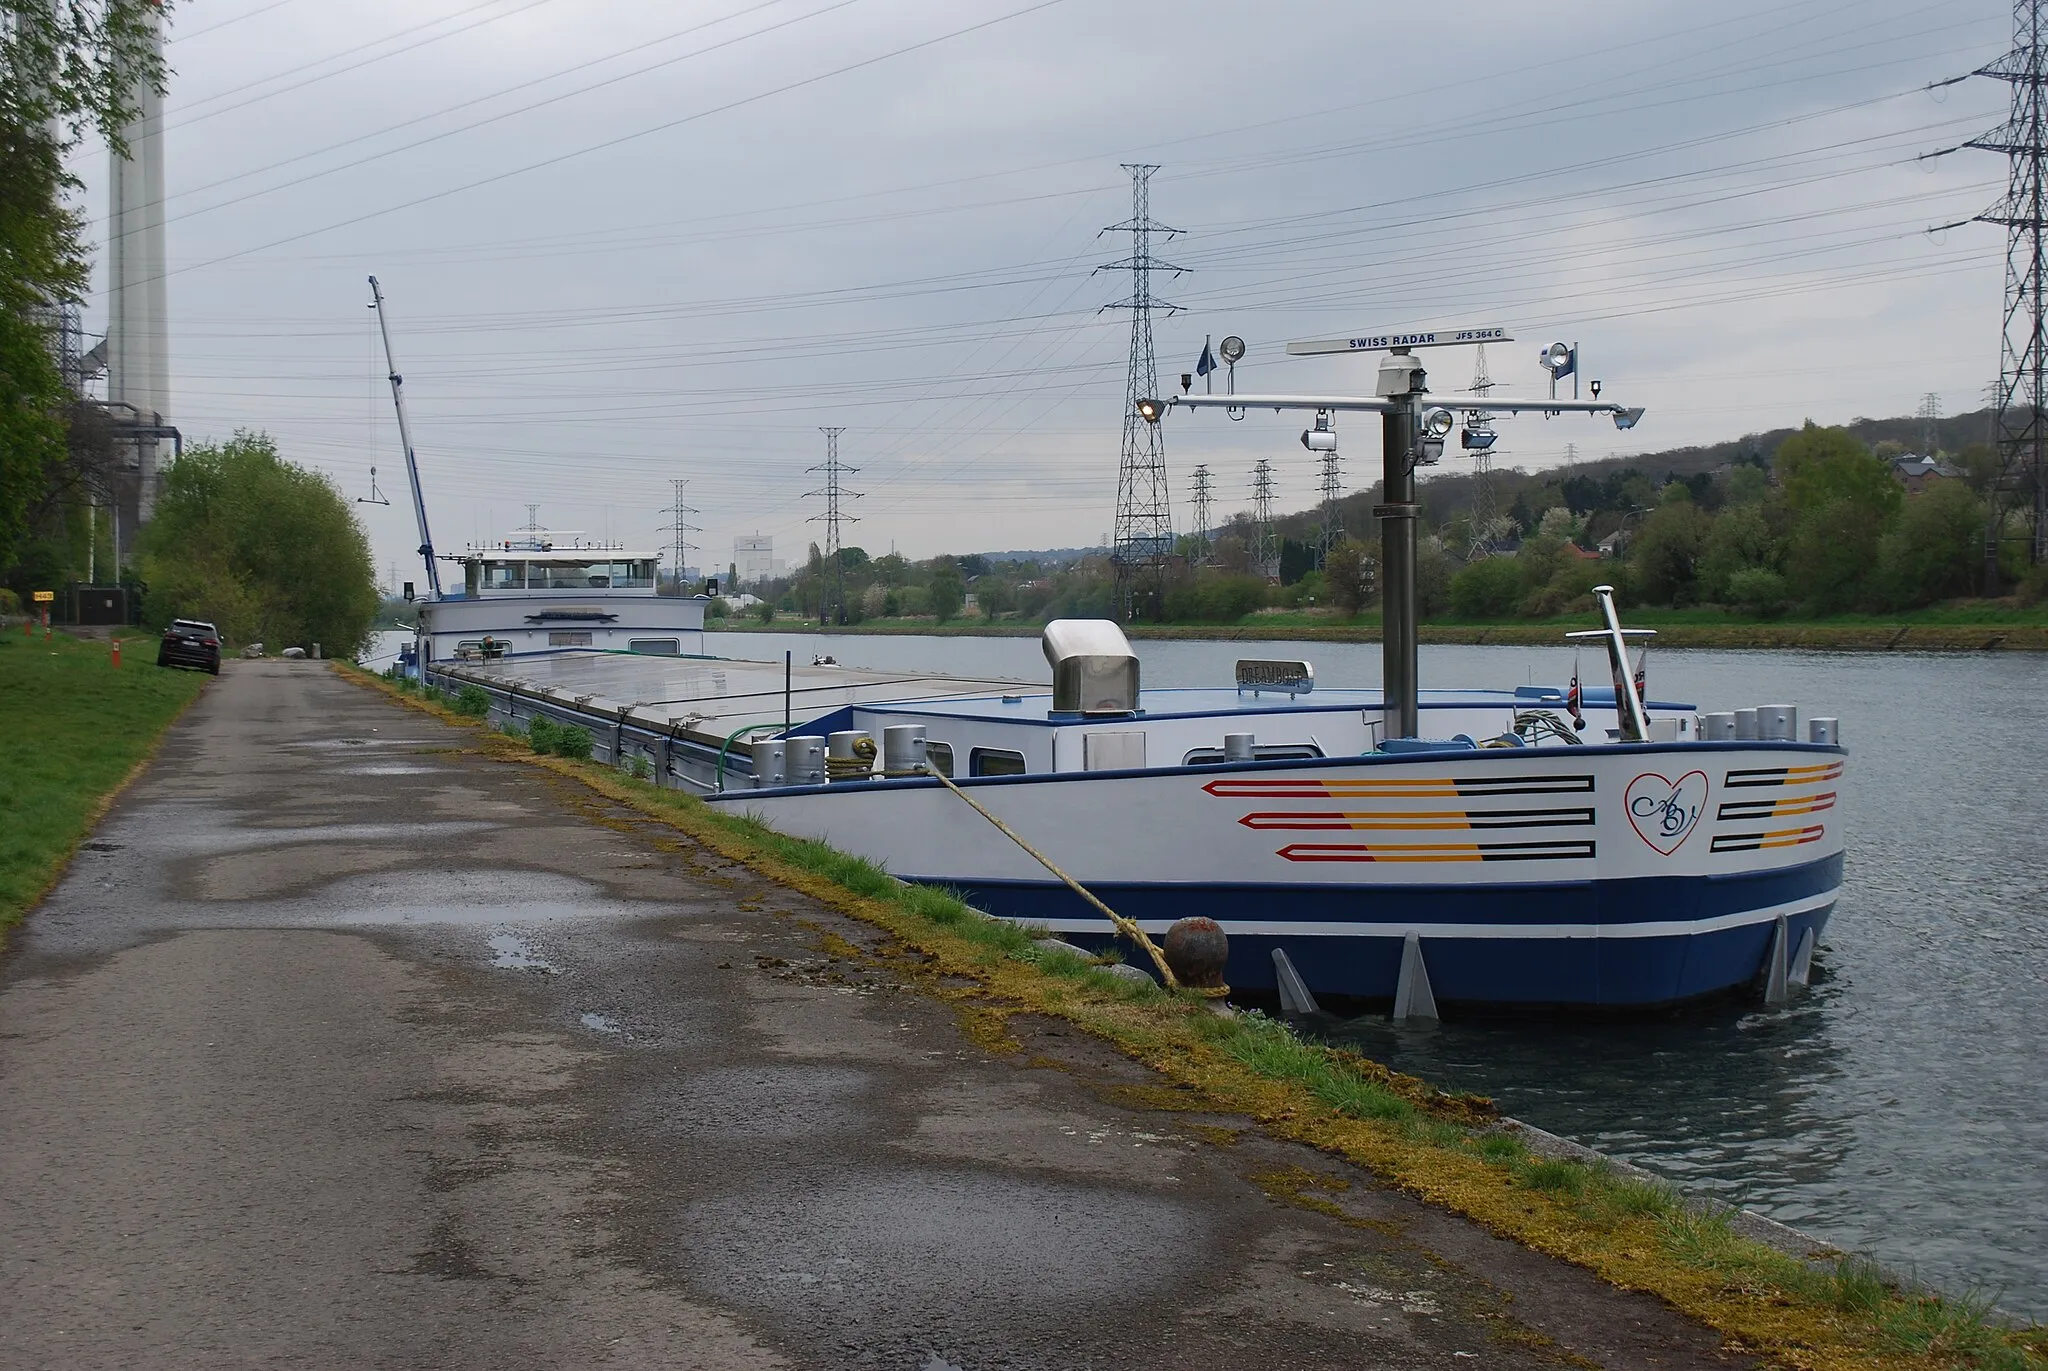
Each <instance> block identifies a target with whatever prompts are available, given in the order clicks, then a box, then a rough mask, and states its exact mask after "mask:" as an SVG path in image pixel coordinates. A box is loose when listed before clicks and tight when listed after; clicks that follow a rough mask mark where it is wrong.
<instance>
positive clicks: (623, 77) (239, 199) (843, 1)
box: [165, 0, 860, 223]
mask: <svg viewBox="0 0 2048 1371" xmlns="http://www.w3.org/2000/svg"><path fill="white" fill-rule="evenodd" d="M544 2H545V0H543V3H544ZM782 3H785V0H766V2H765V3H763V4H759V5H756V6H755V7H754V8H753V9H750V10H744V11H742V12H741V14H740V15H726V16H723V17H721V18H718V19H711V20H707V21H705V22H704V23H701V24H697V25H694V26H692V27H690V28H687V29H680V30H678V31H676V32H675V33H671V34H668V35H667V36H665V37H662V38H657V39H655V40H653V42H652V43H640V44H636V45H635V46H633V47H632V48H630V49H627V50H626V51H624V52H615V53H608V54H606V55H605V56H603V57H597V58H592V59H591V60H590V61H588V62H583V63H580V64H579V65H577V66H574V67H569V68H567V69H566V70H564V71H559V72H551V73H549V74H548V75H546V76H538V77H535V78H534V79H533V80H531V81H523V82H521V83H520V84H518V85H516V86H508V87H506V88H504V89H503V90H498V91H493V92H492V93H491V94H489V95H479V96H477V97H476V98H475V99H472V100H465V101H463V102H462V103H461V104H457V105H451V106H449V107H447V108H446V109H442V110H437V111H435V112H434V113H432V114H423V115H420V116H418V117H417V118H414V119H407V120H405V121H403V122H401V123H397V124H392V125H389V126H388V127H385V128H382V129H377V130H375V131H373V132H370V133H365V134H361V135H359V136H357V137H354V138H349V139H345V140H343V141H342V142H339V143H332V144H329V145H328V146H327V147H324V148H317V149H315V150H314V151H312V152H303V153H299V154H297V155H295V156H292V157H287V158H284V159H282V160H280V161H277V162H272V163H270V164H269V165H268V166H263V167H257V168H255V169H253V170H250V171H244V172H238V173H237V174H235V175H233V176H227V177H223V178H221V179H220V180H218V181H211V182H208V183H207V184H205V185H202V186H194V187H193V188H192V189H191V190H187V191H181V192H180V193H179V194H178V195H176V196H173V197H172V198H173V199H184V198H185V197H186V196H189V195H197V194H199V193H200V192H202V191H206V190H211V189H214V188H215V187H218V186H224V185H231V184H233V183H234V182H236V181H244V180H247V179H248V178H249V177H252V176H261V175H262V174H263V173H264V172H267V171H275V170H277V169H279V168H281V167H287V166H290V165H292V164H293V163H295V162H303V161H305V160H307V159H308V158H312V157H318V156H321V155H323V154H325V153H329V152H336V151H339V150H340V149H342V148H345V147H350V146H353V145H354V144H356V143H361V142H366V141H368V140H369V139H372V138H381V137H382V136H383V135H385V134H387V133H395V132H397V131H398V130H399V129H403V128H410V127H411V126H412V125H414V124H421V123H425V122H426V121H427V120H429V119H437V118H440V117H441V116H442V115H444V114H453V113H454V112H455V111H456V110H460V109H467V108H469V107H470V106H472V105H480V104H484V103H487V102H489V101H491V100H496V99H498V98H500V97H501V96H505V95H510V94H512V93H513V92H514V91H519V90H524V89H526V88H528V87H530V86H536V85H540V84H541V83H543V82H546V81H553V80H557V79H559V78H560V77H563V76H566V75H568V74H569V73H571V72H576V71H582V70H585V69H587V68H589V67H593V66H598V65H600V64H602V63H605V62H611V61H615V60H617V59H618V58H620V57H624V56H631V55H634V54H638V53H643V52H645V51H646V50H647V49H648V48H649V47H652V46H658V45H660V44H662V43H672V42H674V41H675V40H676V39H678V38H685V37H688V36H689V35H691V34H693V33H698V32H701V31H702V30H704V29H708V28H714V27H716V26H717V25H719V24H723V23H727V22H729V21H730V20H732V19H734V18H739V17H742V16H743V15H746V14H752V13H754V12H755V11H756V10H762V9H767V8H769V7H770V6H772V5H778V4H782ZM858 3H860V0H836V3H833V4H829V5H826V6H825V7H824V8H823V9H819V10H814V11H812V12H811V13H809V14H799V15H796V16H795V17H793V18H790V19H785V20H783V21H781V22H780V23H776V24H770V25H768V26H767V27H766V28H761V29H755V30H754V31H752V32H750V33H742V34H738V35H735V36H734V37H731V38H727V39H725V40H723V41H721V42H717V43H712V44H710V45H708V46H706V47H701V48H695V49H692V50H691V51H689V52H685V53H680V54H678V55H677V56H674V57H670V58H665V59H663V60H662V61H659V62H654V63H651V64H649V65H647V66H644V67H640V68H637V69H635V70H633V71H628V72H621V73H620V74H619V75H617V76H608V77H606V78H605V79H604V80H602V81H594V82H592V83H591V84H589V85H587V86H579V87H577V88H576V89H574V90H566V91H562V92H560V93H558V94H555V95H550V96H548V97H547V98H545V99H542V100H536V101H534V102H532V103H531V104H526V105H521V106H519V107H518V108H516V109H509V110H501V111H499V112H498V113H496V114H493V115H489V116H487V117H485V118H482V119H477V120H475V121H473V122H471V123H467V124H460V125H458V126H456V127H455V128H451V129H443V130H441V131H440V132H438V133H431V134H428V135H427V136H426V137H424V138H416V139H414V140H413V141H412V142H410V143H401V144H400V145H398V146H397V147H391V148H384V149H382V150H380V151H378V152H373V153H368V154H366V155H364V156H362V157H358V158H356V159H355V160H354V161H350V162H342V163H339V164H337V165H335V166H331V167H323V168H321V169H320V170H319V171H311V172H307V173H306V174H305V175H303V176H296V177H293V178H292V179H290V180H288V181H278V182H275V183H274V184H271V185H268V186H261V187H258V188H257V189H255V190H251V191H246V192H244V193H243V194H240V195H236V196H232V197H230V198H228V199H226V200H217V201H215V202H214V203H212V204H210V205H201V206H199V207H197V208H196V209H189V210H185V211H183V212H182V213H179V214H174V215H171V216H169V218H168V219H166V221H165V222H167V223H174V222H176V221H178V220H181V219H190V218H193V217H195V216H197V215H201V214H211V213H212V212H213V211H215V210H218V209H226V208H228V207H229V206H231V205H239V204H243V203H245V202H247V201H250V200H255V199H259V198H261V197H262V196H265V195H272V194H275V193H276V192H278V191H281V190H289V189H291V188H292V187H294V186H301V185H304V184H305V183H306V182H308V181H316V180H318V179H320V178H321V177H323V176H332V175H335V174H336V173H338V172H343V171H350V170H353V169H354V168H356V167H360V166H365V165H367V164H368V163H371V162H376V161H380V160H382V159H383V158H386V157H395V156H397V155H398V154H400V153H403V152H411V151H413V150H414V149H416V148H423V147H426V146H427V145H428V144H430V143H437V142H440V141H441V140H442V139H444V138H453V137H455V136H457V135H458V134H463V133H470V132H473V131H475V130H476V129H480V128H484V127H487V126H488V125H491V124H496V123H499V122H501V121H503V120H506V119H510V118H513V117H514V116H516V115H521V114H530V113H532V112H533V111H534V110H537V109H544V108H546V107H547V106H549V105H554V104H559V103H560V102H562V101H564V100H569V99H573V98H575V97H576V96H579V95H588V94H589V93H590V92H592V91H595V90H602V89H604V88H605V87H606V86H611V85H616V84H618V83H619V82H621V81H627V80H631V79H632V78H633V77H635V76H644V75H646V74H647V73H648V72H651V71H660V70H662V69H663V68H665V67H672V66H675V65H676V64H678V63H680V62H687V61H689V60H690V59H691V58H693V57H703V56H706V55H707V54H710V53H714V52H718V51H721V50H723V49H725V48H729V47H733V46H735V45H737V44H740V43H744V42H746V41H748V40H749V39H753V38H760V37H763V36H765V35H767V34H771V33H774V32H776V31H778V30H780V29H786V28H789V27H791V26H792V25H795V24H801V23H803V22H805V21H806V20H810V19H816V18H819V17H820V16H822V15H826V14H830V13H832V12H833V11H834V10H841V9H845V8H846V7H847V6H849V5H854V4H858ZM259 98H267V97H259ZM230 108H239V106H230ZM220 112H223V111H216V113H220Z"/></svg>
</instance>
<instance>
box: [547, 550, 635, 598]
mask: <svg viewBox="0 0 2048 1371" xmlns="http://www.w3.org/2000/svg"><path fill="white" fill-rule="evenodd" d="M653 586H654V563H653V562H652V561H649V560H645V559H639V560H611V559H603V560H599V559H583V558H578V559H576V560H574V561H558V562H529V563H527V567H526V588H527V589H528V590H649V589H652V588H653Z"/></svg>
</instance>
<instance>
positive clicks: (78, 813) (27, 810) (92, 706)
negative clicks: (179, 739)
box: [0, 632, 210, 936]
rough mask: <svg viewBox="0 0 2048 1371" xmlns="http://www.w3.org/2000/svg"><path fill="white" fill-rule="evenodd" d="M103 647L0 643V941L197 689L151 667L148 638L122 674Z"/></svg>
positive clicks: (129, 650)
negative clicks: (2, 727) (3, 727)
mask: <svg viewBox="0 0 2048 1371" xmlns="http://www.w3.org/2000/svg"><path fill="white" fill-rule="evenodd" d="M110 657H111V654H110V652H109V650H108V646H107V644H106V643H103V642H92V641H79V640H76V639H72V638H67V637H64V636H62V635H58V636H56V637H53V638H50V639H49V640H47V641H45V640H44V638H43V636H42V634H41V633H40V632H39V633H37V634H36V635H35V636H34V637H32V638H30V637H24V636H21V635H20V634H19V633H18V632H9V633H7V634H5V635H0V718H4V719H6V720H7V742H6V745H5V747H4V748H0V814H5V815H6V816H7V817H6V821H5V823H0V936H4V935H5V931H6V930H7V929H8V928H9V927H10V926H12V925H13V924H14V923H15V922H17V921H18V920H19V919H20V918H21V916H22V915H23V914H25V913H27V912H28V909H29V907H30V906H31V905H33V904H34V903H35V902H36V901H37V900H39V899H41V898H42V896H43V892H44V891H46V890H48V889H49V887H50V886H51V884H52V883H53V882H55V880H56V879H57V876H58V875H59V873H61V872H62V871H63V869H64V864H65V862H66V861H68V860H69V859H70V856H71V853H72V850H73V849H74V848H76V847H77V845H78V843H79V841H80V840H81V839H82V838H84V836H85V834H86V831H87V830H88V829H90V828H91V827H92V824H93V822H94V820H96V819H97V818H98V817H99V812H100V809H101V806H102V804H103V802H104V801H105V800H106V798H107V797H108V795H109V794H110V793H111V792H112V791H113V790H114V788H115V787H116V786H118V785H120V783H121V781H122V780H123V779H124V778H125V777H126V776H127V775H128V773H129V772H130V771H131V770H133V769H134V767H135V764H136V763H137V762H139V761H141V760H142V759H143V758H144V757H146V756H148V755H149V752H150V750H151V749H152V748H153V747H155V746H156V741H157V739H158V738H160V737H161V736H162V735H163V731H164V729H165V728H167V727H168V726H169V725H170V722H171V720H172V719H174V718H176V717H177V715H178V711H179V710H181V709H183V708H184V707H185V706H186V705H187V704H189V703H190V702H191V701H192V699H193V697H195V696H196V695H198V694H199V692H200V691H201V690H202V689H204V688H205V686H206V682H207V681H208V680H209V679H210V678H209V677H208V676H207V675H206V674H205V673H204V672H198V671H168V670H164V669H161V668H159V667H158V666H156V664H155V662H156V645H155V643H154V642H153V641H152V640H151V639H149V638H148V637H135V638H131V639H128V640H127V641H126V642H125V643H124V645H123V652H122V660H121V667H120V669H119V670H115V669H114V667H113V666H112V665H111V664H110Z"/></svg>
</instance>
